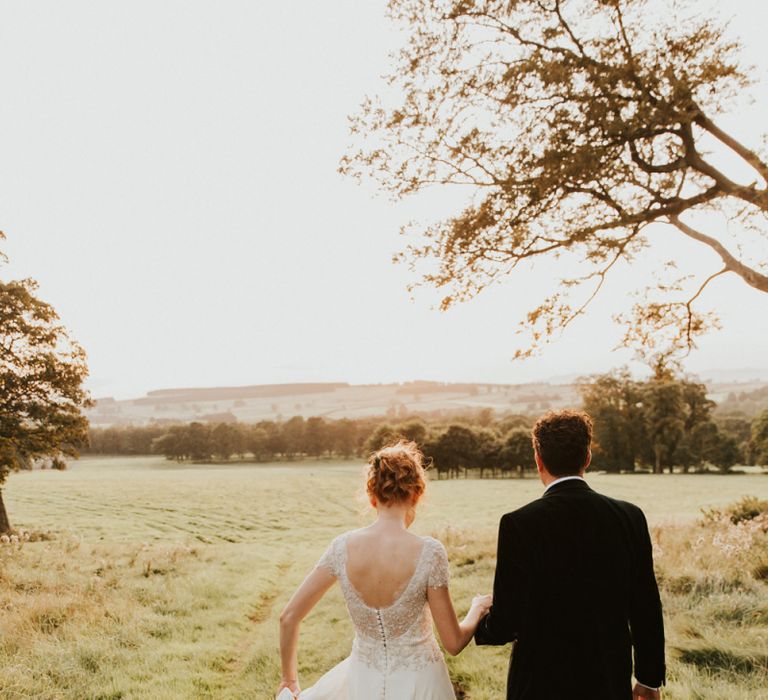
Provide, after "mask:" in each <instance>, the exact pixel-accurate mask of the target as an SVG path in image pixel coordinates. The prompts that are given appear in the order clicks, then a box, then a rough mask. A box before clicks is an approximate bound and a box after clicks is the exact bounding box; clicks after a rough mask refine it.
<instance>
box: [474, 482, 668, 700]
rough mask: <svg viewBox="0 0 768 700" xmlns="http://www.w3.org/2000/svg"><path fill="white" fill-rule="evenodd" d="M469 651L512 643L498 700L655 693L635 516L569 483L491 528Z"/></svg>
mask: <svg viewBox="0 0 768 700" xmlns="http://www.w3.org/2000/svg"><path fill="white" fill-rule="evenodd" d="M475 641H476V642H477V644H506V643H507V642H513V641H514V642H515V646H514V649H513V652H512V660H511V662H510V667H509V676H508V679H507V699H508V700H566V699H567V698H582V697H583V698H590V699H591V700H625V699H626V700H630V699H631V697H632V679H631V678H632V672H633V668H632V648H633V647H634V657H635V658H634V674H635V677H636V678H637V680H638V681H639V682H641V683H643V684H645V685H648V686H651V687H658V686H660V685H662V684H663V683H664V672H665V669H664V623H663V621H662V616H661V602H660V600H659V591H658V588H657V586H656V579H655V577H654V574H653V561H652V553H651V540H650V536H649V534H648V525H647V524H646V521H645V516H644V515H643V512H642V511H641V510H640V509H639V508H638V507H637V506H634V505H632V504H631V503H625V502H624V501H617V500H615V499H613V498H608V497H607V496H603V495H601V494H599V493H596V492H595V491H593V490H592V489H591V488H589V486H588V485H587V484H586V482H584V481H581V480H577V479H573V480H568V481H562V482H560V483H558V484H555V485H553V486H552V487H551V488H550V489H549V490H548V491H547V492H546V493H545V494H544V496H543V497H542V498H540V499H539V500H537V501H534V502H533V503H529V504H528V505H526V506H524V507H522V508H520V509H519V510H516V511H514V512H512V513H507V514H506V515H504V516H503V517H502V519H501V523H500V525H499V542H498V555H497V560H496V578H495V581H494V586H493V607H492V608H491V611H490V613H489V614H488V615H487V616H486V617H485V618H484V619H483V620H482V622H481V623H480V625H479V626H478V628H477V632H476V633H475Z"/></svg>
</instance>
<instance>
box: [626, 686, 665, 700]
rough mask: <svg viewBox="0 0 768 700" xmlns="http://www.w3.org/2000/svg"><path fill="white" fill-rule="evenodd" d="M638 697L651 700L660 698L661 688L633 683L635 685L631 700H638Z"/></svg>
mask: <svg viewBox="0 0 768 700" xmlns="http://www.w3.org/2000/svg"><path fill="white" fill-rule="evenodd" d="M638 698H651V699H652V700H660V699H661V690H654V689H653V688H646V687H645V686H644V685H640V684H639V683H635V687H634V688H633V690H632V700H638Z"/></svg>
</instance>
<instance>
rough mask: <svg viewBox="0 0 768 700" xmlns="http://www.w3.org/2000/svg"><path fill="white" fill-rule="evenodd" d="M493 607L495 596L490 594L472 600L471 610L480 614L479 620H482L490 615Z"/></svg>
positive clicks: (477, 596)
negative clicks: (489, 612)
mask: <svg viewBox="0 0 768 700" xmlns="http://www.w3.org/2000/svg"><path fill="white" fill-rule="evenodd" d="M492 605H493V596H492V595H491V594H490V593H487V594H485V595H476V596H475V597H474V598H472V606H471V610H474V611H476V612H478V613H479V615H478V619H482V618H483V617H485V616H486V615H487V614H488V611H489V610H490V609H491V606H492Z"/></svg>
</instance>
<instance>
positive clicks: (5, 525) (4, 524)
mask: <svg viewBox="0 0 768 700" xmlns="http://www.w3.org/2000/svg"><path fill="white" fill-rule="evenodd" d="M10 529H11V523H10V522H8V513H6V512H5V502H4V501H3V490H2V489H0V534H2V533H5V532H9V531H10Z"/></svg>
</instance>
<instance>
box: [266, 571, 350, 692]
mask: <svg viewBox="0 0 768 700" xmlns="http://www.w3.org/2000/svg"><path fill="white" fill-rule="evenodd" d="M335 581H336V577H335V576H334V575H333V574H332V573H331V572H330V570H329V569H328V568H326V567H325V566H318V567H316V568H315V569H314V570H313V571H312V573H310V574H309V576H307V578H305V579H304V582H303V583H302V584H301V585H300V586H299V588H298V589H297V591H296V592H295V593H294V594H293V596H292V597H291V599H290V600H289V601H288V604H287V605H286V606H285V608H284V609H283V612H282V613H280V660H281V663H282V667H283V678H282V681H281V683H280V688H279V689H278V692H279V691H280V690H281V689H283V688H288V689H290V691H291V692H292V693H296V692H298V689H299V680H298V663H297V660H296V654H297V649H298V646H299V625H300V624H301V621H302V620H303V619H304V618H305V617H306V616H307V615H308V614H309V612H310V610H312V608H314V607H315V605H317V602H318V601H319V600H320V599H321V598H322V597H323V596H324V595H325V593H326V591H327V590H328V589H329V588H330V587H331V586H332V585H333V584H334V582H335Z"/></svg>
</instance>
